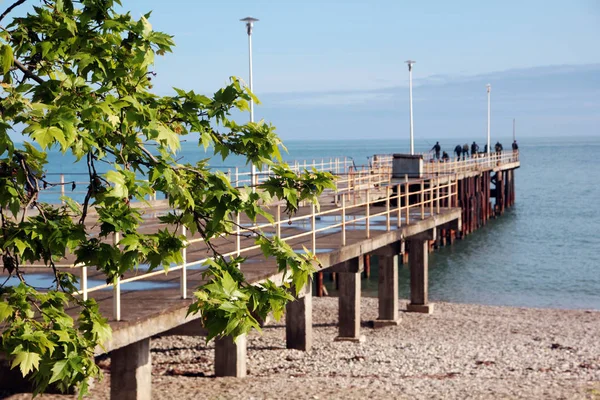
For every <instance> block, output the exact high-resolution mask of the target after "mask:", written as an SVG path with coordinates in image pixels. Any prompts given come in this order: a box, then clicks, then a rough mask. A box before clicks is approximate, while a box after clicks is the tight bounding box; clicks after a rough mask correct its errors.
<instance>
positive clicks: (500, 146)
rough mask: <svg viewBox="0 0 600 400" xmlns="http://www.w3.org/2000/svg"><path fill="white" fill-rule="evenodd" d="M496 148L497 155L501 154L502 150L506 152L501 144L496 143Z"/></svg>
mask: <svg viewBox="0 0 600 400" xmlns="http://www.w3.org/2000/svg"><path fill="white" fill-rule="evenodd" d="M494 147H495V148H496V153H501V152H502V150H504V149H503V148H502V144H501V143H500V142H496V146H494Z"/></svg>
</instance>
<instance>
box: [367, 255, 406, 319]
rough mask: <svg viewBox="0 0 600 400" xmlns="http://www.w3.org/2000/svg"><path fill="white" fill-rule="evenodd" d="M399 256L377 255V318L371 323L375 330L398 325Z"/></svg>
mask: <svg viewBox="0 0 600 400" xmlns="http://www.w3.org/2000/svg"><path fill="white" fill-rule="evenodd" d="M399 259H400V255H399V254H398V252H396V253H395V254H385V255H384V254H378V255H377V260H378V262H379V288H378V289H379V290H378V297H379V317H378V318H377V319H376V320H375V321H373V326H374V327H375V328H382V327H384V326H391V325H398V324H399V323H400V318H399V317H398V264H399Z"/></svg>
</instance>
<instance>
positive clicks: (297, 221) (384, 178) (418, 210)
mask: <svg viewBox="0 0 600 400" xmlns="http://www.w3.org/2000/svg"><path fill="white" fill-rule="evenodd" d="M518 159H519V158H518V152H503V153H498V154H492V155H491V156H490V157H487V155H485V156H484V157H476V158H472V159H467V160H461V161H453V162H427V163H424V168H425V173H426V174H429V175H430V177H428V178H426V179H419V180H416V179H412V180H409V179H408V177H405V178H404V181H403V182H401V183H395V182H392V180H391V171H392V168H391V164H392V156H391V155H380V156H378V157H377V159H375V157H374V158H373V162H372V163H371V165H370V166H364V167H356V166H354V164H353V162H349V160H348V159H339V158H336V159H329V161H325V160H321V162H320V163H318V162H314V161H313V162H312V163H307V162H303V163H296V164H294V165H293V168H294V169H296V170H300V169H304V168H307V169H308V168H316V169H317V170H320V171H331V172H332V173H334V174H336V175H338V179H337V180H336V189H335V190H332V191H327V192H326V193H324V194H323V196H322V198H321V200H325V201H326V203H325V204H326V206H325V207H323V208H324V210H322V211H320V212H317V211H316V208H315V206H314V205H311V206H310V211H309V212H308V213H306V211H307V210H306V208H303V209H302V210H301V212H299V213H298V215H296V216H294V217H292V218H284V219H282V210H281V202H275V203H273V204H271V206H272V207H274V209H275V210H276V211H275V222H274V223H262V224H261V223H253V224H251V226H250V227H248V228H245V227H242V222H243V221H242V216H241V215H239V214H238V215H232V216H231V219H232V221H235V224H236V230H235V232H234V236H235V240H234V241H233V242H232V244H231V245H230V246H229V248H227V251H225V252H224V254H223V256H224V257H230V256H238V255H242V254H248V253H249V252H252V251H254V250H257V249H259V246H258V245H256V244H243V243H242V240H241V238H242V237H251V234H252V232H253V231H254V230H261V231H265V232H266V231H271V232H273V231H274V233H275V234H276V235H277V236H279V237H281V238H282V240H285V241H288V242H289V241H293V240H296V239H300V238H303V237H310V248H311V250H312V251H313V252H314V253H316V252H317V250H318V242H319V234H321V233H323V232H326V231H331V230H334V229H339V230H340V242H339V244H340V245H341V246H345V245H346V244H347V232H348V230H350V229H353V228H354V230H356V229H358V228H360V229H361V230H364V232H365V237H366V238H369V237H370V236H371V230H372V229H373V228H374V227H375V226H379V227H380V225H379V224H378V222H373V221H374V220H375V219H377V218H381V217H383V218H384V219H385V230H386V231H390V230H391V229H392V227H393V224H392V220H394V219H395V220H396V224H395V227H394V228H399V227H401V226H402V225H403V224H405V225H406V224H410V222H411V219H413V218H417V219H425V218H427V217H429V216H432V215H435V214H436V213H439V212H440V210H441V208H444V207H446V206H447V207H457V206H458V183H457V181H456V178H455V175H454V174H456V173H460V172H465V171H470V170H472V168H492V167H494V166H497V165H499V164H502V163H512V162H516V161H518ZM261 173H262V174H261V175H258V178H257V183H259V182H261V180H264V179H266V177H268V176H269V173H270V171H261ZM246 174H247V176H250V175H249V173H239V171H238V173H237V174H236V175H235V180H234V182H237V183H238V185H239V184H240V183H242V182H244V179H245V178H242V179H240V178H241V177H244V176H246ZM230 176H231V175H230ZM330 198H332V200H333V201H332V202H331V203H328V202H327V201H328V200H329V199H330ZM393 202H395V203H396V205H395V206H393V207H392V205H391V203H393ZM331 204H333V205H331ZM327 218H330V219H331V222H330V223H327V222H326V220H327ZM245 221H246V222H247V221H248V220H247V218H246V219H245ZM317 221H319V223H317ZM284 224H285V225H288V226H287V227H288V228H289V227H290V226H289V224H291V227H292V228H295V229H296V230H301V232H299V233H295V234H292V235H287V236H286V235H284V236H282V226H283V225H284ZM363 225H364V226H363ZM303 227H309V229H306V228H303ZM181 234H182V235H184V236H185V237H186V248H184V249H183V250H182V251H183V254H182V256H183V257H182V258H183V263H182V264H181V265H177V266H173V267H170V268H169V272H175V271H178V270H181V271H182V273H181V277H180V281H179V287H180V295H181V297H182V298H186V297H187V279H188V278H187V270H188V269H189V268H194V267H200V269H203V268H204V266H203V264H204V263H205V262H206V261H207V260H208V259H209V258H202V259H198V260H193V261H190V260H189V258H188V256H189V254H188V247H189V246H190V245H193V244H199V243H202V242H203V241H204V240H203V239H202V238H187V236H188V235H187V232H186V231H185V228H182V231H181ZM119 240H120V235H119V234H118V233H116V234H115V235H114V237H113V243H115V244H118V243H119ZM329 243H331V242H329ZM31 267H40V266H39V265H37V266H31ZM57 267H59V268H81V279H80V290H79V291H78V292H77V293H76V294H78V295H81V296H82V297H83V298H84V299H87V298H88V296H89V294H90V293H93V292H96V291H99V290H102V289H106V288H111V287H112V291H113V318H114V319H115V320H120V319H121V301H120V296H121V286H122V285H125V284H127V283H131V282H135V281H139V280H143V279H150V278H153V277H157V276H160V275H164V274H165V272H164V271H163V270H160V271H158V270H157V271H152V272H145V273H141V274H136V275H134V276H128V277H123V278H117V279H116V281H115V282H114V283H110V284H107V283H102V284H99V285H95V286H91V287H90V286H89V282H88V271H87V268H88V267H86V266H83V265H81V264H78V265H69V264H63V265H58V266H57Z"/></svg>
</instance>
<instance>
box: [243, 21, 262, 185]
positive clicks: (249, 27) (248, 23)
mask: <svg viewBox="0 0 600 400" xmlns="http://www.w3.org/2000/svg"><path fill="white" fill-rule="evenodd" d="M240 21H242V22H245V23H246V31H247V32H248V70H249V75H250V77H249V80H248V84H249V87H250V91H251V92H253V91H252V28H253V27H254V23H255V22H256V21H258V19H256V18H252V17H246V18H242V19H240ZM253 93H254V92H253ZM250 122H254V101H253V100H252V99H250ZM251 168H252V169H251V171H250V181H251V186H252V192H254V190H255V188H254V185H255V177H256V167H255V166H254V164H252V167H251Z"/></svg>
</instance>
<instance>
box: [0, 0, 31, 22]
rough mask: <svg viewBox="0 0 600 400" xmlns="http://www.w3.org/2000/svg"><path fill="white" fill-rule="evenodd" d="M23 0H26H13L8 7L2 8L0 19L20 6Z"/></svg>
mask: <svg viewBox="0 0 600 400" xmlns="http://www.w3.org/2000/svg"><path fill="white" fill-rule="evenodd" d="M25 1H27V0H18V1H16V2H14V3H13V4H12V5H11V6H10V7H8V8H7V9H6V10H4V12H3V13H2V14H1V15H0V21H2V20H3V19H4V17H6V16H7V15H8V14H9V13H10V12H11V11H12V10H13V9H14V8H15V7H18V6H20V5H21V4H23V3H25Z"/></svg>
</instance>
